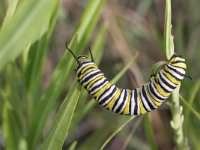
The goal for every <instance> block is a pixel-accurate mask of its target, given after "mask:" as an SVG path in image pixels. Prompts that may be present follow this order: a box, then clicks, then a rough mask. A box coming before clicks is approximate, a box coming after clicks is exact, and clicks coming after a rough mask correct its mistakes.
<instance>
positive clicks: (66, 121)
mask: <svg viewBox="0 0 200 150" xmlns="http://www.w3.org/2000/svg"><path fill="white" fill-rule="evenodd" d="M79 94H80V85H79V83H77V82H76V84H74V87H73V88H72V89H71V91H70V92H69V93H68V96H67V97H66V98H65V100H64V101H63V103H62V105H61V107H60V108H59V110H58V113H57V115H56V117H55V118H56V120H55V121H54V124H53V126H52V129H51V130H50V132H49V135H48V136H47V138H46V140H45V142H44V145H43V147H42V149H44V150H55V149H62V145H63V143H64V140H65V138H66V137H67V135H68V129H69V126H70V124H71V120H72V117H73V115H74V110H75V108H76V104H77V101H78V98H79Z"/></svg>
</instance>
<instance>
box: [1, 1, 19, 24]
mask: <svg viewBox="0 0 200 150" xmlns="http://www.w3.org/2000/svg"><path fill="white" fill-rule="evenodd" d="M18 2H19V0H8V9H7V11H6V16H5V18H4V21H3V25H2V27H3V26H5V25H6V24H7V23H8V22H9V21H10V20H11V18H12V16H13V15H14V13H15V10H16V7H17V4H18Z"/></svg>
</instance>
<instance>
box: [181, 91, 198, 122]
mask: <svg viewBox="0 0 200 150" xmlns="http://www.w3.org/2000/svg"><path fill="white" fill-rule="evenodd" d="M179 98H180V100H181V101H182V102H183V104H184V105H185V106H186V107H187V108H188V109H187V110H188V112H191V113H193V114H194V115H195V116H196V117H197V119H198V120H200V113H199V112H198V111H196V110H195V109H194V108H193V107H192V106H191V104H190V103H188V102H187V101H186V100H185V99H184V98H183V96H182V95H179ZM188 115H189V114H188ZM185 120H186V114H185Z"/></svg>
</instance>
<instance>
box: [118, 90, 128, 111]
mask: <svg viewBox="0 0 200 150" xmlns="http://www.w3.org/2000/svg"><path fill="white" fill-rule="evenodd" d="M124 90H125V92H124V98H123V101H122V103H121V104H120V105H119V107H118V108H117V110H116V113H119V112H120V110H121V109H122V107H123V106H124V103H125V101H126V98H127V91H126V89H124Z"/></svg>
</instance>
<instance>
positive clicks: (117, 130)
mask: <svg viewBox="0 0 200 150" xmlns="http://www.w3.org/2000/svg"><path fill="white" fill-rule="evenodd" d="M134 118H135V116H132V117H130V118H129V119H127V120H126V121H125V122H124V123H123V124H121V125H120V126H119V127H118V128H117V129H116V130H115V131H114V132H113V133H112V134H111V135H110V136H109V137H108V139H107V140H106V141H105V142H104V143H103V144H102V146H101V148H100V149H101V150H103V149H104V148H105V146H106V145H107V144H108V143H109V142H110V141H111V139H112V138H113V137H114V136H115V135H117V134H118V133H119V132H120V131H121V130H122V129H123V128H124V127H125V126H126V125H127V124H128V123H129V122H131V121H132V120H133V119H134Z"/></svg>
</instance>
